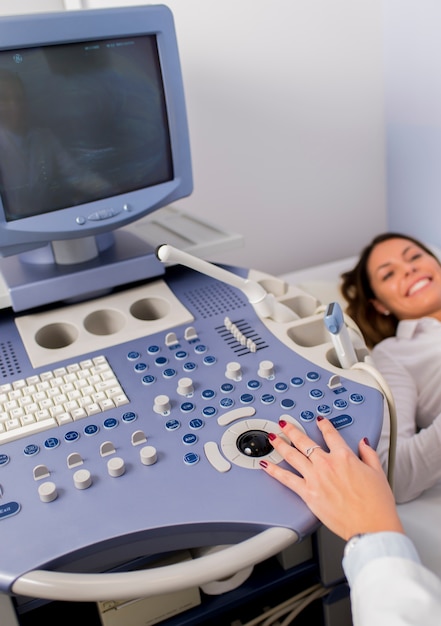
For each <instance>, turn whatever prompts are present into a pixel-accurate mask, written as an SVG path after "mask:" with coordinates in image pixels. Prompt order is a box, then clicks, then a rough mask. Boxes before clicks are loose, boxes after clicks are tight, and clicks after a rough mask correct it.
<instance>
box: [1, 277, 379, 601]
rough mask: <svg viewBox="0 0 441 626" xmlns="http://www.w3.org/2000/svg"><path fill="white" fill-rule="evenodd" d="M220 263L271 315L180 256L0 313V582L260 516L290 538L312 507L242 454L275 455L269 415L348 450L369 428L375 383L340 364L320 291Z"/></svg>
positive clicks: (147, 548)
mask: <svg viewBox="0 0 441 626" xmlns="http://www.w3.org/2000/svg"><path fill="white" fill-rule="evenodd" d="M221 271H225V272H227V273H229V274H230V275H231V276H237V277H238V280H240V281H244V284H245V283H247V284H248V281H251V284H252V285H258V286H259V289H261V290H265V292H266V293H269V294H270V295H271V298H272V302H273V303H274V304H275V305H276V307H277V306H280V307H281V311H282V313H284V312H285V313H286V312H287V313H288V314H287V315H286V317H285V318H284V316H283V314H282V316H281V317H280V316H277V315H275V316H271V315H261V314H260V313H259V308H258V307H257V306H256V305H255V304H253V303H252V302H250V298H248V297H247V295H246V294H244V292H243V291H242V290H241V289H238V288H237V287H236V286H234V281H233V283H232V284H227V282H225V281H223V280H219V279H218V278H216V277H213V276H209V275H207V274H205V273H202V272H198V271H196V270H194V269H192V268H189V267H186V268H185V267H183V266H182V265H175V266H169V267H168V268H167V270H166V272H165V275H164V277H161V278H160V279H154V280H150V281H147V282H145V283H144V284H137V285H135V286H130V287H128V288H125V289H121V290H119V291H116V292H114V293H112V294H109V295H106V296H103V297H101V298H97V299H95V300H93V301H88V302H87V301H86V302H79V303H74V304H66V305H61V306H59V307H55V308H50V309H47V310H44V309H42V310H36V311H35V312H30V313H27V314H18V315H17V314H13V313H12V312H11V311H10V310H9V311H4V312H3V313H2V316H1V319H0V350H1V352H0V537H1V546H2V548H1V553H2V558H1V565H0V591H3V592H6V593H10V592H11V589H12V590H13V585H14V582H15V581H17V580H19V579H20V577H21V576H23V575H25V574H26V573H28V572H32V571H33V570H36V569H43V570H53V571H82V569H83V568H84V567H86V569H88V571H90V568H91V565H90V562H92V563H93V568H95V570H93V569H92V571H99V572H104V571H106V570H108V569H110V568H111V567H112V566H114V565H115V564H116V565H117V564H118V563H122V562H124V561H127V560H128V559H129V558H132V557H133V558H135V557H137V556H139V555H155V554H159V553H162V552H168V551H170V550H177V549H183V548H188V547H195V546H203V545H212V544H216V543H223V544H226V543H228V544H231V543H235V542H240V541H242V540H246V539H247V538H249V537H252V536H253V535H255V534H256V533H260V532H261V531H265V530H266V529H269V528H273V527H276V528H279V527H282V528H288V529H291V530H292V531H293V532H294V533H295V536H296V537H297V538H298V539H299V540H301V539H302V538H304V537H305V536H307V535H309V534H311V533H312V532H313V531H314V530H315V529H316V528H317V527H318V522H317V520H316V518H315V517H314V516H313V515H312V513H311V512H310V511H309V509H308V508H307V507H306V506H305V504H304V503H303V502H302V501H301V500H300V498H298V497H297V496H295V495H294V494H293V493H291V492H289V493H287V490H286V488H285V487H283V486H282V485H280V484H278V483H276V482H275V481H273V480H272V479H270V478H269V477H268V476H267V475H266V474H265V473H264V472H262V471H261V470H259V461H260V460H261V459H265V458H267V459H271V460H272V461H274V462H276V463H282V464H283V463H284V461H283V460H282V459H281V458H280V457H279V456H278V454H277V453H276V451H275V450H274V449H273V448H272V447H271V445H270V443H269V441H268V438H267V434H268V433H270V432H274V433H278V434H280V433H281V430H280V427H279V423H278V422H279V420H280V419H281V418H282V419H284V420H286V421H288V422H291V423H293V424H295V425H296V426H297V427H298V428H300V429H302V430H304V431H305V432H306V433H307V434H308V435H309V436H311V437H312V438H313V439H314V440H315V441H316V442H318V444H320V445H323V446H325V444H324V442H323V440H322V438H321V434H320V432H319V430H318V428H317V426H316V422H315V420H316V417H317V415H323V416H325V417H327V418H329V419H330V420H331V421H332V422H333V424H334V425H335V427H336V428H337V429H339V430H340V432H341V434H342V435H343V437H344V438H345V440H346V441H347V442H348V444H349V445H350V446H351V448H352V449H353V450H354V451H356V450H357V446H358V442H359V440H360V439H361V438H362V437H368V438H369V440H370V441H371V442H372V444H373V445H376V444H377V443H378V440H379V436H380V431H381V425H382V421H383V410H384V406H383V404H384V403H383V395H382V393H381V391H380V390H379V388H378V386H377V385H376V383H375V381H374V380H373V379H372V378H371V377H370V376H369V374H368V373H366V372H364V371H360V370H355V369H343V368H342V367H341V366H340V364H339V363H338V360H337V358H336V355H335V350H334V348H333V344H332V342H331V340H330V337H329V334H328V333H327V331H326V328H325V325H324V323H323V312H322V311H320V303H319V302H318V301H317V300H316V299H315V298H314V297H313V296H311V295H309V294H307V293H306V292H304V291H302V290H300V289H298V288H297V287H295V286H293V285H288V284H287V283H285V282H284V281H282V280H280V279H277V278H274V277H272V276H269V275H267V274H263V273H260V272H258V271H255V270H245V269H242V268H236V267H234V268H228V269H226V270H221ZM290 312H291V313H292V315H290V314H289V313H290Z"/></svg>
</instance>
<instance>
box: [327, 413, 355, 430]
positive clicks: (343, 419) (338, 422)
mask: <svg viewBox="0 0 441 626" xmlns="http://www.w3.org/2000/svg"><path fill="white" fill-rule="evenodd" d="M329 421H330V422H332V423H333V424H334V428H336V429H337V430H339V429H340V428H344V427H345V426H350V425H351V424H352V423H353V421H354V420H353V419H352V417H351V416H350V415H346V414H345V415H339V416H338V417H331V419H330V420H329Z"/></svg>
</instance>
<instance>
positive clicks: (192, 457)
mask: <svg viewBox="0 0 441 626" xmlns="http://www.w3.org/2000/svg"><path fill="white" fill-rule="evenodd" d="M198 461H199V454H196V453H195V452H188V454H185V455H184V463H185V464H186V465H195V464H196V463H198Z"/></svg>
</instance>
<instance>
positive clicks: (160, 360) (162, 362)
mask: <svg viewBox="0 0 441 626" xmlns="http://www.w3.org/2000/svg"><path fill="white" fill-rule="evenodd" d="M167 363H168V359H167V358H166V357H165V356H158V358H157V359H155V365H157V366H158V367H162V366H163V365H166V364H167Z"/></svg>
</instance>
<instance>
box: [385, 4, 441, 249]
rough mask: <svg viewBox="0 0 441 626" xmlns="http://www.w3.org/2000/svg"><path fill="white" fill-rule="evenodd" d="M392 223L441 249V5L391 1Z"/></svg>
mask: <svg viewBox="0 0 441 626" xmlns="http://www.w3.org/2000/svg"><path fill="white" fill-rule="evenodd" d="M385 8H386V12H385V17H386V19H385V36H386V56H385V71H386V98H385V101H386V129H387V137H388V141H387V145H388V148H387V153H388V163H389V166H388V198H389V201H388V205H389V225H390V228H391V229H393V230H399V231H401V232H407V233H410V234H413V235H414V236H416V237H418V238H421V239H423V240H425V241H428V242H429V243H432V244H435V245H437V246H439V245H441V210H440V205H441V175H440V170H441V38H440V32H441V3H440V2H439V0H418V2H417V1H416V0H386V1H385Z"/></svg>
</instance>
